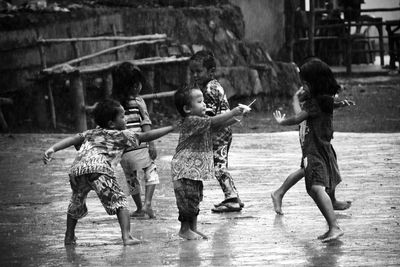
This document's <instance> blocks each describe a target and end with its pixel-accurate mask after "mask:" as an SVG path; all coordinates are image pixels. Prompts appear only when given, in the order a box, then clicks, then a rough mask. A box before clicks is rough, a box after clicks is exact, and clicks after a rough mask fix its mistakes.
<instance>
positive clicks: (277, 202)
mask: <svg viewBox="0 0 400 267" xmlns="http://www.w3.org/2000/svg"><path fill="white" fill-rule="evenodd" d="M296 95H297V96H295V97H294V98H293V100H294V101H293V109H294V110H295V113H299V112H300V111H301V105H302V104H304V101H305V99H307V98H308V97H310V95H309V89H308V88H307V86H302V87H301V88H300V89H299V90H298V91H297V92H296ZM297 99H298V100H299V101H300V103H299V101H296V100H297ZM351 105H355V103H354V102H353V101H351V100H347V99H345V100H342V101H336V100H335V102H334V106H333V107H334V108H340V107H347V106H351ZM304 123H305V121H303V122H301V124H304ZM302 129H304V127H302ZM303 177H304V168H303V166H300V169H298V170H297V171H295V172H293V173H291V174H289V176H288V177H287V178H286V180H285V181H284V182H283V184H282V185H281V186H280V187H279V188H278V189H277V190H275V191H274V192H273V193H271V198H272V203H273V205H274V209H275V212H276V213H277V214H278V215H283V212H282V199H283V197H284V195H285V194H286V192H287V191H288V190H289V189H290V188H292V187H293V186H294V185H295V184H296V183H297V182H298V181H300V180H301V179H302V178H303ZM329 197H330V198H331V200H332V205H333V209H334V210H346V209H348V208H350V206H351V201H339V200H337V199H336V197H335V190H333V191H332V192H331V193H330V194H329Z"/></svg>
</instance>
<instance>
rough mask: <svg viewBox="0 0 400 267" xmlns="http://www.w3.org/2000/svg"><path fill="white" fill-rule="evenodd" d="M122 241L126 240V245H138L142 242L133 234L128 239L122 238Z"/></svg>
mask: <svg viewBox="0 0 400 267" xmlns="http://www.w3.org/2000/svg"><path fill="white" fill-rule="evenodd" d="M122 241H123V242H124V246H132V245H138V244H140V243H142V241H141V240H140V239H136V238H134V237H132V236H129V238H127V239H122Z"/></svg>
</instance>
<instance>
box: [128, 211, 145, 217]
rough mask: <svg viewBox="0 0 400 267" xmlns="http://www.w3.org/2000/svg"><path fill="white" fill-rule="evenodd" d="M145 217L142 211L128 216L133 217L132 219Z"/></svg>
mask: <svg viewBox="0 0 400 267" xmlns="http://www.w3.org/2000/svg"><path fill="white" fill-rule="evenodd" d="M145 215H146V213H145V211H144V210H136V211H134V212H131V213H130V214H129V216H130V217H133V218H143V217H144V216H145Z"/></svg>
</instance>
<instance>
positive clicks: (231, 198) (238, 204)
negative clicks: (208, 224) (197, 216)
mask: <svg viewBox="0 0 400 267" xmlns="http://www.w3.org/2000/svg"><path fill="white" fill-rule="evenodd" d="M220 141H221V142H220V143H219V144H214V145H213V151H214V170H215V178H216V179H217V181H218V182H219V185H220V186H221V189H222V191H223V192H224V196H225V199H224V200H223V201H222V202H221V203H219V204H217V205H215V209H212V210H213V211H220V210H221V211H228V212H229V211H238V210H241V209H242V208H243V207H244V204H243V202H242V201H241V200H240V198H239V193H238V191H237V189H236V187H235V183H234V181H233V178H232V176H231V174H230V173H229V172H228V170H227V167H228V152H229V146H230V142H231V138H230V139H229V142H228V143H227V144H226V142H224V140H220ZM225 141H226V140H225ZM226 203H229V204H227V205H225V204H226Z"/></svg>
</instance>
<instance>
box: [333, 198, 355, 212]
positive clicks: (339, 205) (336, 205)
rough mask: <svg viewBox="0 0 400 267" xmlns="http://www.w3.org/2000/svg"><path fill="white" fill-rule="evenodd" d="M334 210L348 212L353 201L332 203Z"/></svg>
mask: <svg viewBox="0 0 400 267" xmlns="http://www.w3.org/2000/svg"><path fill="white" fill-rule="evenodd" d="M332 206H333V209H334V210H347V209H348V208H350V207H351V201H338V200H336V201H335V202H332Z"/></svg>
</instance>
